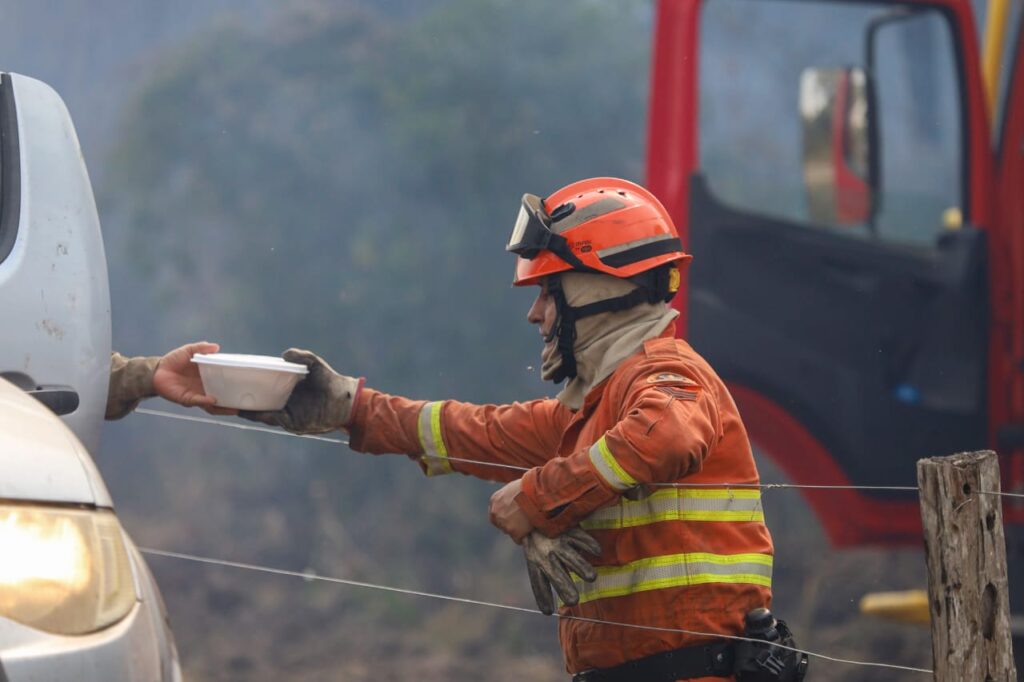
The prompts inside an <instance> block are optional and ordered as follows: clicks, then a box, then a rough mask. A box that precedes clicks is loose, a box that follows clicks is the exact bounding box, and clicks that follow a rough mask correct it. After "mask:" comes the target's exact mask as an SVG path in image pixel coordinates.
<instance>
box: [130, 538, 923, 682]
mask: <svg viewBox="0 0 1024 682" xmlns="http://www.w3.org/2000/svg"><path fill="white" fill-rule="evenodd" d="M139 551H140V552H142V553H143V554H148V555H150V556H156V557H163V558H169V559H178V560H182V561H191V562H194V563H200V564H207V565H212V566H221V567H226V568H235V569H241V570H245V571H252V572H257V573H269V574H272V575H281V576H288V577H292V578H301V579H303V580H305V581H310V582H311V581H323V582H328V583H334V584H339V585H348V586H350V587H362V588H366V589H371V590H378V591H383V592H391V593H397V594H404V595H408V596H415V597H427V598H429V599H437V600H441V601H448V602H455V603H459V604H468V605H471V606H483V607H488V608H494V609H501V610H504V611H514V612H517V613H525V614H530V615H534V616H543V615H544V614H542V613H541V612H540V611H537V610H536V609H530V608H526V607H524V606H513V605H511V604H499V603H497V602H489V601H484V600H481V599H471V598H468V597H457V596H454V595H449V594H440V593H436V592H425V591H422V590H412V589H407V588H402V587H393V586H390V585H380V584H377V583H371V582H366V581H362V580H351V579H349V578H337V577H331V576H322V575H318V574H316V573H313V572H311V571H292V570H288V569H284V568H274V567H271V566H262V565H260V564H252V563H244V562H240V561H228V560H225V559H215V558H211V557H205V556H199V555H197V554H187V553H185V552H171V551H167V550H162V549H152V548H148V547H140V548H139ZM553 615H554V617H556V618H559V619H562V620H577V621H584V622H587V623H597V624H601V625H612V626H616V627H624V628H631V629H637V630H649V631H655V632H671V633H675V634H683V635H690V636H693V637H704V638H708V639H725V640H732V641H737V642H754V643H761V644H763V643H764V641H763V640H758V639H751V638H749V637H740V636H738V635H724V634H720V633H710V632H700V631H698V630H686V629H683V628H669V627H660V626H656V625H641V624H638V623H626V622H621V621H611V620H602V619H599V618H587V617H585V616H575V615H572V614H562V613H556V614H553ZM774 646H777V647H778V648H780V649H786V650H789V651H795V652H799V653H805V654H807V655H808V656H810V657H813V658H817V659H821V660H825V661H830V662H832V663H841V664H846V665H857V666H863V667H870V668H881V669H885V670H900V671H904V672H915V673H924V674H928V675H931V674H932V673H933V671H932V670H930V669H928V668H916V667H913V666H906V665H896V664H893V663H879V662H875V661H859V660H855V659H849V658H839V657H836V656H828V655H826V654H822V653H818V652H814V651H808V650H807V649H800V648H796V647H789V646H785V645H783V644H775V645H774Z"/></svg>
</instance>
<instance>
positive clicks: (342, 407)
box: [239, 348, 363, 434]
mask: <svg viewBox="0 0 1024 682" xmlns="http://www.w3.org/2000/svg"><path fill="white" fill-rule="evenodd" d="M281 357H283V358H284V359H285V360H287V361H288V362H295V363H299V364H302V365H305V366H306V367H308V368H309V374H307V375H306V377H305V378H304V379H303V380H302V381H300V382H299V383H298V384H296V386H295V390H293V391H292V394H291V396H290V397H289V398H288V403H287V404H286V405H285V406H284V408H283V409H281V410H275V411H270V412H251V411H245V410H243V411H242V412H239V416H241V417H244V418H245V419H250V420H253V421H258V422H263V423H264V424H270V425H272V426H280V427H281V428H283V429H285V430H286V431H291V432H292V433H299V434H313V433H329V432H331V431H337V430H339V429H343V428H345V427H347V426H348V424H349V421H350V419H351V416H352V406H353V405H354V404H355V402H356V398H357V397H358V394H359V389H360V387H361V386H362V383H363V382H362V379H357V378H355V377H350V376H345V375H344V374H339V373H338V372H336V371H334V368H332V367H331V366H330V365H329V364H327V362H326V361H325V360H324V359H323V358H321V357H320V356H318V355H316V354H315V353H312V352H310V351H308V350H301V349H298V348H289V349H288V350H286V351H285V352H284V353H283V354H282V355H281Z"/></svg>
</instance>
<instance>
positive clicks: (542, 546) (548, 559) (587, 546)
mask: <svg viewBox="0 0 1024 682" xmlns="http://www.w3.org/2000/svg"><path fill="white" fill-rule="evenodd" d="M581 552H588V553H590V554H593V555H594V556H597V555H599V554H600V553H601V545H599V544H598V542H597V540H595V539H594V538H593V537H591V536H590V535H589V534H588V533H586V532H584V531H582V530H580V529H579V528H571V529H569V530H567V531H566V532H564V533H562V534H561V535H559V536H558V537H557V538H549V537H547V536H545V535H543V534H541V533H540V532H538V531H533V532H531V533H529V534H528V535H527V536H526V537H525V538H523V553H524V554H525V555H526V570H527V572H528V573H529V574H530V587H531V588H532V589H533V598H534V600H535V601H536V602H537V608H538V609H540V611H541V613H543V614H545V615H548V616H550V615H551V614H552V613H554V611H555V600H554V598H553V597H552V596H551V588H552V587H554V589H555V592H557V593H558V596H559V598H560V599H561V600H562V602H563V603H564V604H566V605H568V606H575V605H576V604H577V603H579V601H580V592H579V590H578V589H577V588H576V583H575V582H574V581H573V579H572V575H571V574H570V572H572V573H575V574H576V575H578V576H579V577H580V578H582V579H583V580H586V581H587V582H593V581H594V580H595V579H596V578H597V571H596V570H595V569H594V567H593V566H591V565H590V562H588V561H587V560H586V559H584V558H583V556H582V554H581Z"/></svg>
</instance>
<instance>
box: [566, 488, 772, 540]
mask: <svg viewBox="0 0 1024 682" xmlns="http://www.w3.org/2000/svg"><path fill="white" fill-rule="evenodd" d="M660 521H725V522H738V523H744V522H751V521H756V522H760V523H763V522H764V510H763V509H762V508H761V491H760V490H756V489H755V490H751V489H746V488H743V489H731V488H664V489H662V490H658V491H656V492H655V493H653V494H651V495H649V496H648V497H645V498H643V499H640V500H629V499H626V498H622V499H621V500H620V501H619V503H618V504H616V505H614V506H611V507H605V508H604V509H598V510H597V511H596V512H594V513H593V514H591V515H590V516H588V517H587V518H586V519H584V520H583V522H582V523H581V524H580V525H581V526H582V527H583V528H585V529H587V530H604V529H609V528H633V527H636V526H644V525H647V524H650V523H658V522H660Z"/></svg>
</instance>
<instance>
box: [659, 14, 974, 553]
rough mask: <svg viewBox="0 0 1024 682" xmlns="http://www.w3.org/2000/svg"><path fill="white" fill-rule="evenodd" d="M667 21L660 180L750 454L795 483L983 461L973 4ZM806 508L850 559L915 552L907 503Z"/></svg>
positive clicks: (704, 329) (882, 476) (865, 480)
mask: <svg viewBox="0 0 1024 682" xmlns="http://www.w3.org/2000/svg"><path fill="white" fill-rule="evenodd" d="M659 20H662V21H672V22H674V24H675V25H674V28H673V27H671V26H663V25H659V27H658V30H659V36H658V39H657V46H656V50H657V52H656V57H655V59H656V61H655V65H656V67H655V81H654V98H653V102H652V128H651V139H650V144H651V154H650V156H649V167H648V173H649V183H650V185H651V188H652V189H653V190H654V191H655V192H656V193H658V194H659V196H663V198H666V199H667V202H666V203H667V204H668V205H669V208H670V210H672V211H674V214H675V215H676V219H677V220H678V221H679V222H680V223H683V224H685V225H686V226H687V227H688V232H689V234H688V237H689V246H690V249H691V251H692V253H693V254H694V260H693V264H692V266H691V268H690V273H689V282H688V287H687V288H686V297H685V300H681V301H680V302H679V304H680V306H681V307H682V308H684V309H685V314H686V318H687V337H688V339H689V340H690V342H691V343H692V344H693V345H694V347H695V348H696V349H697V350H698V351H699V352H701V353H702V354H704V355H705V356H706V357H707V358H708V359H709V360H710V362H711V363H712V365H713V366H714V367H715V368H716V369H717V370H718V371H719V372H720V373H721V374H722V375H723V377H724V378H725V379H726V380H727V381H728V382H729V383H730V385H731V389H732V391H733V394H734V396H735V398H736V400H737V403H738V404H739V407H740V410H741V412H742V414H743V417H744V420H745V421H746V423H747V426H748V429H749V431H750V433H751V438H752V439H753V440H754V441H755V444H756V445H758V446H759V447H760V448H761V450H762V451H764V452H766V453H767V454H768V455H769V456H770V457H772V458H773V459H774V460H775V461H776V462H777V463H778V464H779V465H780V466H781V467H782V468H783V469H784V470H785V471H786V472H787V473H788V475H790V476H791V478H793V479H794V480H795V481H797V482H801V483H821V484H833V485H849V484H854V485H862V486H872V485H873V486H885V485H914V484H915V481H916V478H915V468H914V464H915V461H916V460H917V459H918V458H921V457H927V456H933V455H945V454H951V453H953V452H956V451H959V450H966V449H980V448H984V447H986V446H987V444H988V442H989V439H988V436H989V423H988V412H987V393H986V391H987V388H988V383H987V372H988V365H987V359H988V344H989V340H990V339H989V304H988V301H989V299H988V261H989V247H990V245H989V244H988V242H987V240H986V232H985V230H984V229H982V228H983V227H985V226H986V222H987V218H988V209H989V206H988V201H989V199H988V191H989V190H988V185H989V179H990V173H991V169H990V165H991V151H990V148H989V145H988V137H987V127H986V122H985V117H984V115H983V109H982V108H981V107H982V104H983V100H982V98H981V89H980V79H979V77H978V73H979V70H978V65H977V48H976V44H975V33H974V27H973V23H972V19H971V16H970V12H969V7H968V6H967V3H966V2H964V3H961V2H956V1H953V0H950V1H949V2H942V3H936V4H926V3H917V2H913V3H903V4H895V3H887V2H803V1H796V0H706V1H705V2H703V3H700V4H699V5H698V4H697V3H679V2H671V1H666V2H664V3H663V4H662V6H661V8H660V14H659ZM666 31H670V32H671V31H674V32H675V34H676V35H675V38H676V40H675V41H673V44H672V45H669V44H668V42H669V35H668V34H667V33H666ZM687 34H689V36H690V45H691V46H692V47H689V48H681V47H680V46H679V41H680V40H685V38H683V37H682V36H684V35H687ZM681 49H690V50H692V51H693V53H692V54H691V55H690V57H692V59H691V60H690V61H688V62H687V64H688V66H686V67H685V68H681V67H679V66H678V64H676V66H675V67H672V66H671V65H672V59H671V58H670V56H669V53H671V52H673V51H675V53H676V57H679V56H680V55H679V54H678V52H679V50H681ZM673 69H674V70H673ZM666 91H669V92H671V91H674V92H673V93H672V94H671V96H669V95H668V94H667V92H666ZM688 126H692V128H689V127H688ZM666 144H667V145H674V146H673V147H672V148H671V149H664V148H662V145H666ZM683 184H685V187H681V185H683ZM807 498H808V500H809V502H810V503H811V505H812V506H813V507H814V508H815V511H816V512H817V513H818V515H819V516H820V518H821V520H822V522H823V524H824V526H825V528H826V531H827V532H828V533H829V535H830V537H831V539H832V541H833V542H834V543H836V544H838V545H846V544H856V543H861V542H882V543H885V542H905V541H914V542H917V541H919V539H920V520H919V513H918V509H917V500H916V496H914V495H912V494H904V493H899V492H894V491H877V492H874V491H871V492H866V491H848V490H844V491H829V492H828V493H820V494H814V493H813V492H812V493H811V494H809V495H807Z"/></svg>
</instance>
